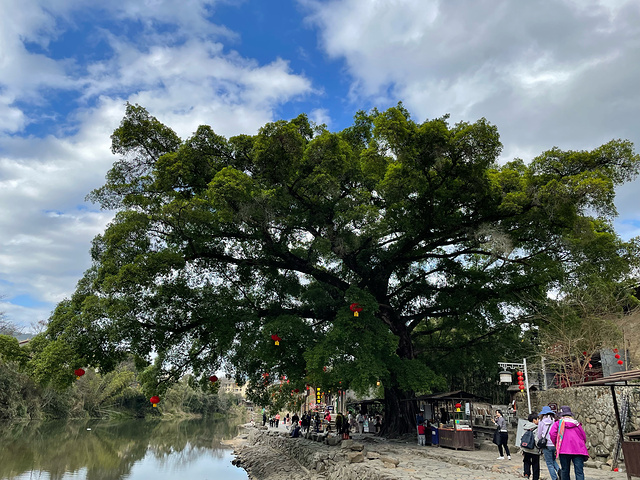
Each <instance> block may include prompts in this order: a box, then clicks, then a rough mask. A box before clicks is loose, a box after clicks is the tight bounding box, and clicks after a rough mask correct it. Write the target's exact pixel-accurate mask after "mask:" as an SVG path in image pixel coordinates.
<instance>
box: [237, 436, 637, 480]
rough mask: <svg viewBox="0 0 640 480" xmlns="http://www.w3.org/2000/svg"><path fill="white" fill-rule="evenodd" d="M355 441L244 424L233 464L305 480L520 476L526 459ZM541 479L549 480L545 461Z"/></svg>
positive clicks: (594, 474)
mask: <svg viewBox="0 0 640 480" xmlns="http://www.w3.org/2000/svg"><path fill="white" fill-rule="evenodd" d="M352 437H353V439H352V440H347V441H343V442H340V441H339V440H338V439H337V438H336V437H331V436H329V437H328V438H325V437H322V438H318V437H317V436H316V437H313V436H312V437H310V438H290V437H289V436H288V432H287V431H286V430H284V429H282V428H279V429H275V428H270V429H265V428H263V427H252V426H250V425H246V426H245V429H244V431H243V432H242V433H241V435H239V437H238V442H237V443H236V445H235V450H234V454H235V456H236V458H235V460H234V461H233V463H234V465H236V466H238V467H240V468H243V469H245V470H246V471H247V473H248V475H249V478H250V479H251V480H285V479H287V480H289V479H291V478H292V477H293V478H297V479H304V480H338V479H340V480H505V479H507V478H518V477H520V478H522V471H523V470H522V456H521V455H520V454H519V453H516V452H512V453H513V454H512V460H510V461H509V460H497V459H496V457H497V453H496V449H495V448H491V447H488V448H487V449H486V450H485V449H480V450H474V451H471V452H469V451H463V450H452V449H447V448H438V447H430V446H427V447H420V446H418V445H417V444H414V443H412V442H407V441H404V442H403V441H397V440H386V439H384V438H380V437H375V436H372V435H369V434H362V435H360V434H353V435H352ZM314 438H315V439H314ZM318 440H321V441H318ZM325 442H328V443H329V444H327V443H325ZM416 443H417V442H416ZM513 450H515V448H514V449H513ZM587 466H588V462H587ZM585 473H586V476H587V477H588V478H589V479H590V480H591V479H593V480H600V479H601V480H605V479H606V480H616V479H620V480H624V479H625V478H626V476H625V474H624V473H622V472H618V473H614V472H611V471H610V470H602V469H596V468H587V469H586V472H585ZM540 478H541V479H548V478H549V473H548V471H547V469H546V466H545V465H544V460H543V461H542V462H541V476H540Z"/></svg>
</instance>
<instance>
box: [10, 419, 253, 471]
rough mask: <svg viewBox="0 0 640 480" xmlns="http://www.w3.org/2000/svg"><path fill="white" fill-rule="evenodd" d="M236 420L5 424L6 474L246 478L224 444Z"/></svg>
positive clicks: (230, 435) (233, 428)
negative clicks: (233, 462) (233, 463)
mask: <svg viewBox="0 0 640 480" xmlns="http://www.w3.org/2000/svg"><path fill="white" fill-rule="evenodd" d="M237 431H238V426H237V423H236V422H230V421H224V420H222V421H210V420H200V419H198V420H182V421H160V420H126V421H118V422H113V421H95V420H94V421H67V422H61V421H55V422H43V423H38V424H33V423H28V424H13V425H0V478H1V479H16V480H17V479H19V480H27V479H29V480H32V479H42V480H116V479H125V478H126V479H127V480H143V479H153V480H169V479H183V478H185V479H190V480H191V479H194V480H198V479H203V480H205V479H209V480H227V479H229V480H246V479H247V478H248V476H247V474H246V472H245V471H244V470H242V469H240V468H237V467H234V466H233V465H231V460H233V456H232V450H231V449H230V448H228V447H224V446H223V445H222V444H221V441H222V440H225V439H227V440H228V439H230V438H233V437H234V436H235V435H236V434H237Z"/></svg>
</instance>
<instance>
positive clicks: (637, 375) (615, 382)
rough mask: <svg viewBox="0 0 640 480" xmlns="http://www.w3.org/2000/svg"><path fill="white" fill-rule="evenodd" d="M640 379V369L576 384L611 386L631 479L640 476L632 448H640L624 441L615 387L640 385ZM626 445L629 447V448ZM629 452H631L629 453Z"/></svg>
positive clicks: (628, 474) (626, 465)
mask: <svg viewBox="0 0 640 480" xmlns="http://www.w3.org/2000/svg"><path fill="white" fill-rule="evenodd" d="M638 380H640V369H636V370H627V371H624V372H617V373H614V374H612V375H609V376H608V377H602V378H598V379H596V380H590V381H588V382H582V383H579V384H577V385H575V386H576V387H610V388H611V396H612V398H613V409H614V410H615V414H616V422H617V424H618V434H619V435H620V441H621V442H622V447H623V453H624V454H625V455H624V462H625V470H626V471H627V478H628V479H629V480H631V475H633V476H640V461H638V458H636V457H637V455H633V454H631V452H632V449H633V450H634V453H635V450H640V449H638V448H637V447H636V446H635V445H633V444H632V443H629V444H627V442H625V441H624V432H623V431H622V422H621V421H620V409H619V407H618V399H617V397H616V390H615V387H619V386H628V385H634V386H639V384H638V383H637V381H638ZM629 382H634V383H629ZM630 436H631V435H630ZM633 443H637V442H633ZM625 444H627V445H625ZM625 447H628V450H627V448H625ZM627 452H628V453H630V454H629V455H628V454H627ZM628 457H631V458H628Z"/></svg>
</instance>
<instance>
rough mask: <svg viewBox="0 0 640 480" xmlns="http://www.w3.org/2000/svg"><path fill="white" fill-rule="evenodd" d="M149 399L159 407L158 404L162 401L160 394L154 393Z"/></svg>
mask: <svg viewBox="0 0 640 480" xmlns="http://www.w3.org/2000/svg"><path fill="white" fill-rule="evenodd" d="M149 401H150V402H151V404H152V405H153V406H154V407H157V406H158V404H159V403H160V397H159V396H157V395H154V396H153V397H151V398H150V399H149Z"/></svg>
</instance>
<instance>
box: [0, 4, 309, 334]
mask: <svg viewBox="0 0 640 480" xmlns="http://www.w3.org/2000/svg"><path fill="white" fill-rule="evenodd" d="M217 3H218V2H214V1H206V0H202V1H187V2H181V3H176V2H170V1H168V0H167V1H144V0H137V1H132V2H124V3H118V2H107V4H106V5H104V12H105V15H112V16H114V17H115V18H117V19H120V20H123V19H127V20H134V21H140V22H141V23H142V24H143V26H144V28H143V29H142V31H141V32H140V34H139V35H138V36H137V37H136V38H135V39H133V40H132V39H130V38H127V37H125V36H123V35H121V33H120V32H119V31H118V29H117V28H114V29H112V30H111V31H107V30H104V29H103V30H100V31H98V32H96V35H98V36H100V37H101V38H102V39H103V40H104V41H106V42H107V43H108V45H109V47H110V48H111V50H109V51H106V55H108V56H107V57H102V58H96V59H92V63H88V64H83V65H81V66H80V65H77V64H76V60H75V59H73V58H69V59H59V58H55V57H53V56H51V55H49V51H48V47H49V45H50V42H51V41H52V40H55V39H56V38H57V37H58V36H59V35H61V34H62V33H64V31H65V29H66V28H72V26H73V21H74V20H73V19H74V15H76V14H78V13H79V10H74V8H85V7H79V6H78V5H77V2H72V1H70V0H69V1H68V2H65V1H62V0H57V1H52V2H44V0H42V1H35V0H26V2H17V1H14V0H10V1H6V2H3V3H2V6H1V7H0V9H1V10H0V42H1V43H0V45H2V48H0V132H5V134H4V135H3V134H2V133H0V205H2V206H3V208H2V209H0V232H2V233H1V234H0V294H2V295H5V297H6V298H5V299H4V301H3V303H2V305H1V307H0V310H1V311H5V312H6V313H7V315H8V316H9V319H10V320H13V321H15V322H17V323H19V324H22V325H29V324H30V323H31V322H32V321H37V320H41V319H42V318H43V317H44V318H46V316H47V315H48V313H49V311H51V310H52V309H53V307H54V304H55V302H58V301H60V300H61V299H63V298H64V297H66V296H69V295H70V294H71V293H72V291H73V289H74V288H75V284H76V282H77V281H78V280H79V279H80V277H81V275H82V272H83V271H84V270H85V269H86V268H87V267H88V266H89V264H90V258H89V248H90V242H91V239H92V238H93V237H94V236H95V235H96V234H98V233H100V232H101V231H102V230H103V229H104V227H105V225H106V223H107V222H108V221H109V220H110V219H111V217H112V214H111V213H110V212H102V211H97V207H96V206H93V205H87V204H86V203H85V201H84V198H85V196H86V195H87V194H88V193H89V192H90V191H91V190H92V189H94V188H96V187H98V186H100V185H102V184H103V183H104V175H105V174H106V172H107V170H108V169H109V167H110V166H111V164H112V163H113V161H114V160H115V158H114V157H113V156H112V155H111V152H110V138H109V137H110V134H111V133H112V132H113V130H114V129H115V128H116V127H117V125H118V124H119V122H120V120H121V118H122V116H123V114H124V104H125V103H126V102H127V101H130V102H133V103H139V104H141V105H143V106H144V107H146V108H147V109H148V110H149V111H150V113H151V114H152V115H155V116H157V117H158V118H159V120H160V121H162V122H164V123H166V124H167V125H169V126H170V127H172V128H174V129H175V130H176V131H177V132H178V134H179V135H181V136H183V137H186V136H188V135H190V134H191V133H192V132H194V131H195V129H196V128H197V126H198V125H199V124H210V125H212V126H213V127H214V128H215V129H216V131H218V132H219V133H221V134H223V135H234V134H238V133H252V132H255V131H257V129H258V128H259V127H260V126H261V125H263V124H264V123H266V122H268V121H271V120H273V119H274V118H273V117H274V113H273V112H274V110H275V109H276V108H278V107H279V105H281V104H282V103H283V102H287V101H289V100H291V99H294V98H298V97H300V96H304V95H307V94H310V93H312V92H313V89H312V86H311V81H310V80H309V79H308V78H306V77H304V76H302V75H299V74H296V73H295V72H293V71H292V70H291V68H290V66H289V63H288V62H287V61H285V60H284V59H279V58H277V59H275V60H273V61H272V62H270V63H266V64H260V63H258V62H257V61H255V60H252V59H247V58H243V57H242V56H241V55H240V54H238V53H237V52H234V51H232V50H227V49H226V48H225V45H224V44H222V43H220V39H222V40H230V41H235V40H234V38H235V34H234V33H232V32H229V31H228V30H227V29H225V28H224V27H221V26H217V25H215V24H213V23H212V22H211V18H210V14H211V12H212V10H211V9H212V7H214V6H215V5H216V4H217ZM159 24H171V25H168V26H167V25H165V28H166V30H167V34H166V35H162V36H161V35H158V33H157V32H156V27H157V26H158V25H159ZM26 40H28V41H30V42H34V43H36V44H38V45H39V46H40V51H39V52H38V53H33V51H30V50H29V49H28V48H27V47H26V46H25V43H24V42H25V41H26ZM32 50H33V49H32ZM62 90H64V91H68V92H71V93H73V95H76V97H77V98H78V99H79V103H78V104H74V106H72V108H71V110H70V112H69V113H67V114H66V117H62V118H58V117H56V115H58V113H56V112H50V113H46V114H50V115H51V116H52V117H54V118H56V120H57V122H56V125H55V130H52V134H50V135H47V136H43V137H41V138H39V137H36V136H33V135H32V136H20V135H18V134H17V133H19V132H21V131H23V130H24V129H25V128H26V127H27V126H28V125H29V124H30V123H34V122H38V121H39V120H40V119H38V118H35V117H33V113H29V111H28V108H29V107H30V106H37V107H38V108H40V109H41V111H44V112H47V106H48V98H47V96H48V95H49V93H51V92H59V91H62ZM75 105H80V106H75ZM30 115H31V116H30ZM9 206H10V207H9ZM16 297H22V298H29V299H31V300H30V301H32V302H34V306H32V307H29V306H26V307H23V306H19V305H14V304H13V303H11V299H12V298H16Z"/></svg>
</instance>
